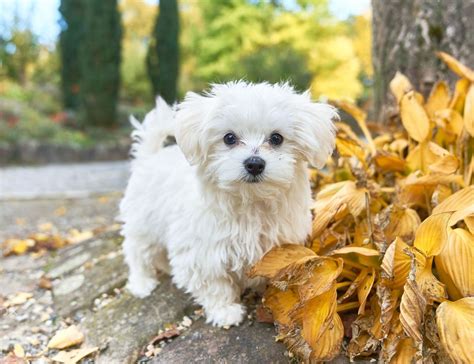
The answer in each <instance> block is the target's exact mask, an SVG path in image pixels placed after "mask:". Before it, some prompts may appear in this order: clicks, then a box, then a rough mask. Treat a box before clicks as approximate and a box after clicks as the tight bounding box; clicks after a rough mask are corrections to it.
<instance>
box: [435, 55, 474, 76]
mask: <svg viewBox="0 0 474 364" xmlns="http://www.w3.org/2000/svg"><path fill="white" fill-rule="evenodd" d="M436 54H437V55H438V57H439V58H441V60H442V61H443V62H444V63H446V65H447V66H448V67H449V68H450V69H451V71H453V72H454V73H455V74H457V75H458V76H459V77H464V78H467V79H468V80H469V81H471V82H474V71H473V70H471V69H470V68H469V67H466V66H465V65H463V64H462V63H461V62H459V61H458V60H457V59H456V58H454V57H453V56H451V55H449V54H448V53H445V52H437V53H436Z"/></svg>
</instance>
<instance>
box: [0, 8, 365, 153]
mask: <svg viewBox="0 0 474 364" xmlns="http://www.w3.org/2000/svg"><path fill="white" fill-rule="evenodd" d="M366 1H367V0H366ZM336 2H337V1H336V0H285V1H283V0H273V1H270V0H221V1H213V0H199V1H196V0H179V1H177V0H161V1H157V0H104V1H93V0H48V2H47V4H49V6H51V4H57V18H58V20H59V22H58V25H59V26H58V30H59V31H58V33H57V35H59V36H58V37H57V39H55V38H52V40H50V41H48V42H45V41H44V39H42V37H44V32H46V30H45V29H50V30H51V29H53V28H54V25H53V24H52V22H51V20H49V22H50V23H51V24H50V23H45V24H44V26H43V24H41V21H42V20H43V19H40V20H41V21H39V22H38V21H37V23H39V24H41V27H38V25H36V28H35V26H33V23H31V24H29V23H28V22H25V21H23V22H20V23H19V24H17V25H15V22H14V21H12V20H11V19H10V20H8V19H7V18H5V17H4V16H3V15H5V14H8V12H12V9H14V8H15V7H17V8H18V9H20V10H21V9H23V8H24V7H25V5H24V4H26V3H28V4H32V5H31V8H32V9H33V8H34V6H33V5H35V6H37V9H36V10H31V12H27V13H25V12H24V10H23V17H24V18H25V19H33V20H34V19H35V18H37V17H38V16H37V14H38V13H41V12H43V11H45V10H44V9H45V8H44V6H46V5H45V4H46V3H44V2H42V3H41V4H40V3H39V2H38V0H22V1H19V0H11V1H10V4H13V6H10V8H9V9H8V11H7V12H6V13H3V15H2V14H1V13H0V65H1V67H0V77H1V79H0V104H1V103H2V102H3V101H5V103H6V104H8V107H7V106H4V105H5V103H4V104H2V105H0V106H2V108H3V109H8V110H9V111H8V112H6V113H1V112H0V120H4V119H5V120H6V118H8V120H9V121H8V122H7V123H0V143H1V142H2V140H8V142H10V141H15V140H20V139H21V140H25V139H28V138H33V139H35V138H38V137H39V135H41V138H42V139H44V140H46V139H49V140H52V142H54V143H56V142H63V140H64V142H66V143H69V142H71V143H78V142H79V143H81V144H88V143H89V144H91V143H96V141H97V140H98V139H97V138H99V137H100V138H102V137H108V138H111V139H113V135H115V134H113V133H112V134H111V133H110V132H109V131H110V129H111V128H117V127H118V128H119V132H120V133H121V134H120V135H126V134H127V133H128V132H129V130H128V128H129V125H128V115H129V114H131V113H133V114H135V115H137V116H138V117H141V116H143V115H144V113H145V112H146V111H147V110H149V109H150V108H151V107H152V106H153V100H154V96H155V95H156V94H157V93H159V94H161V95H162V96H164V97H165V99H166V100H168V102H173V101H175V100H179V99H180V98H182V97H183V96H184V94H185V93H186V92H187V91H190V90H192V91H201V90H203V89H205V88H207V87H208V85H209V83H213V82H224V81H228V80H234V79H247V80H249V81H254V82H260V81H269V82H280V81H290V82H291V83H293V84H294V85H295V87H296V88H297V89H298V90H305V89H310V91H311V93H312V95H313V97H314V98H315V99H323V100H324V99H329V98H346V99H350V100H355V101H357V102H359V103H360V104H362V105H365V107H369V105H370V101H371V94H370V90H371V86H372V84H371V82H372V68H371V55H370V51H371V44H370V35H371V22H370V21H371V20H370V13H369V11H368V9H367V13H363V14H359V15H357V16H351V17H349V18H348V19H343V17H341V16H339V14H336V13H335V12H334V9H332V8H331V6H332V5H334V3H336ZM40 6H41V8H40ZM39 10H41V11H39ZM53 11H54V10H53ZM20 13H21V11H20ZM336 15H338V16H336ZM7 20H8V21H7ZM36 20H38V19H36ZM178 75H179V77H178ZM20 103H21V106H19V104H20ZM18 110H21V112H20V111H18ZM0 111H1V110H0ZM63 111H68V112H67V113H64V112H63ZM12 115H13V116H12ZM25 115H28V116H25ZM31 115H34V116H31ZM11 120H13V122H12V121H11ZM33 120H34V122H33ZM20 126H21V127H20ZM78 126H80V127H78ZM99 129H100V130H103V131H100V130H99ZM38 130H43V131H44V132H43V131H41V132H38ZM53 130H54V132H53Z"/></svg>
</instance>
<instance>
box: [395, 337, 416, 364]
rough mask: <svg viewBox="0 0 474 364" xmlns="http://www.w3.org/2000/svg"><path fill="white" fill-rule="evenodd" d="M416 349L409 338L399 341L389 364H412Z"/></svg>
mask: <svg viewBox="0 0 474 364" xmlns="http://www.w3.org/2000/svg"><path fill="white" fill-rule="evenodd" d="M417 351H418V349H417V348H416V345H415V343H414V342H413V339H412V338H411V337H407V338H404V339H401V340H400V341H399V342H398V345H397V349H396V352H395V355H394V356H393V357H392V359H391V360H390V364H407V363H412V362H413V359H414V358H415V356H416V353H417Z"/></svg>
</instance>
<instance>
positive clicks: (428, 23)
mask: <svg viewBox="0 0 474 364" xmlns="http://www.w3.org/2000/svg"><path fill="white" fill-rule="evenodd" d="M372 12H373V18H372V19H373V20H372V21H373V27H372V29H373V30H372V31H373V44H372V46H373V52H372V54H373V56H372V58H373V66H374V110H373V111H374V118H375V120H378V121H386V120H388V117H389V116H390V115H391V113H392V111H393V106H394V102H395V100H394V98H393V97H392V95H391V94H390V90H389V83H390V81H391V80H392V78H393V76H394V75H395V73H396V72H397V71H400V72H402V73H403V74H405V75H406V76H407V77H408V78H409V79H410V81H411V83H412V85H413V86H414V87H415V88H416V89H417V90H418V91H420V92H421V93H422V94H423V95H424V96H425V97H426V96H427V95H428V94H429V91H430V89H431V87H432V86H433V84H434V83H435V82H436V81H437V80H439V79H444V80H448V81H449V82H450V83H451V84H452V83H453V81H454V80H455V79H456V76H455V75H454V74H453V73H452V72H451V71H449V70H448V69H447V67H446V66H445V65H444V64H443V63H442V62H441V61H440V60H439V58H438V57H437V56H436V52H437V51H444V52H446V53H449V54H450V55H452V56H453V57H455V58H457V59H458V60H459V61H461V62H462V63H464V64H465V65H467V66H470V67H472V66H474V20H473V19H474V0H372Z"/></svg>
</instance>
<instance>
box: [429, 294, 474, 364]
mask: <svg viewBox="0 0 474 364" xmlns="http://www.w3.org/2000/svg"><path fill="white" fill-rule="evenodd" d="M436 323H437V325H438V332H439V337H440V341H441V344H442V345H443V347H444V349H445V351H446V353H447V354H448V355H449V357H450V358H451V360H452V361H453V362H454V363H463V364H469V363H472V358H474V345H473V343H474V297H466V298H462V299H460V300H457V301H456V302H451V301H445V302H443V303H442V304H440V305H439V307H438V309H437V310H436Z"/></svg>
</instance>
